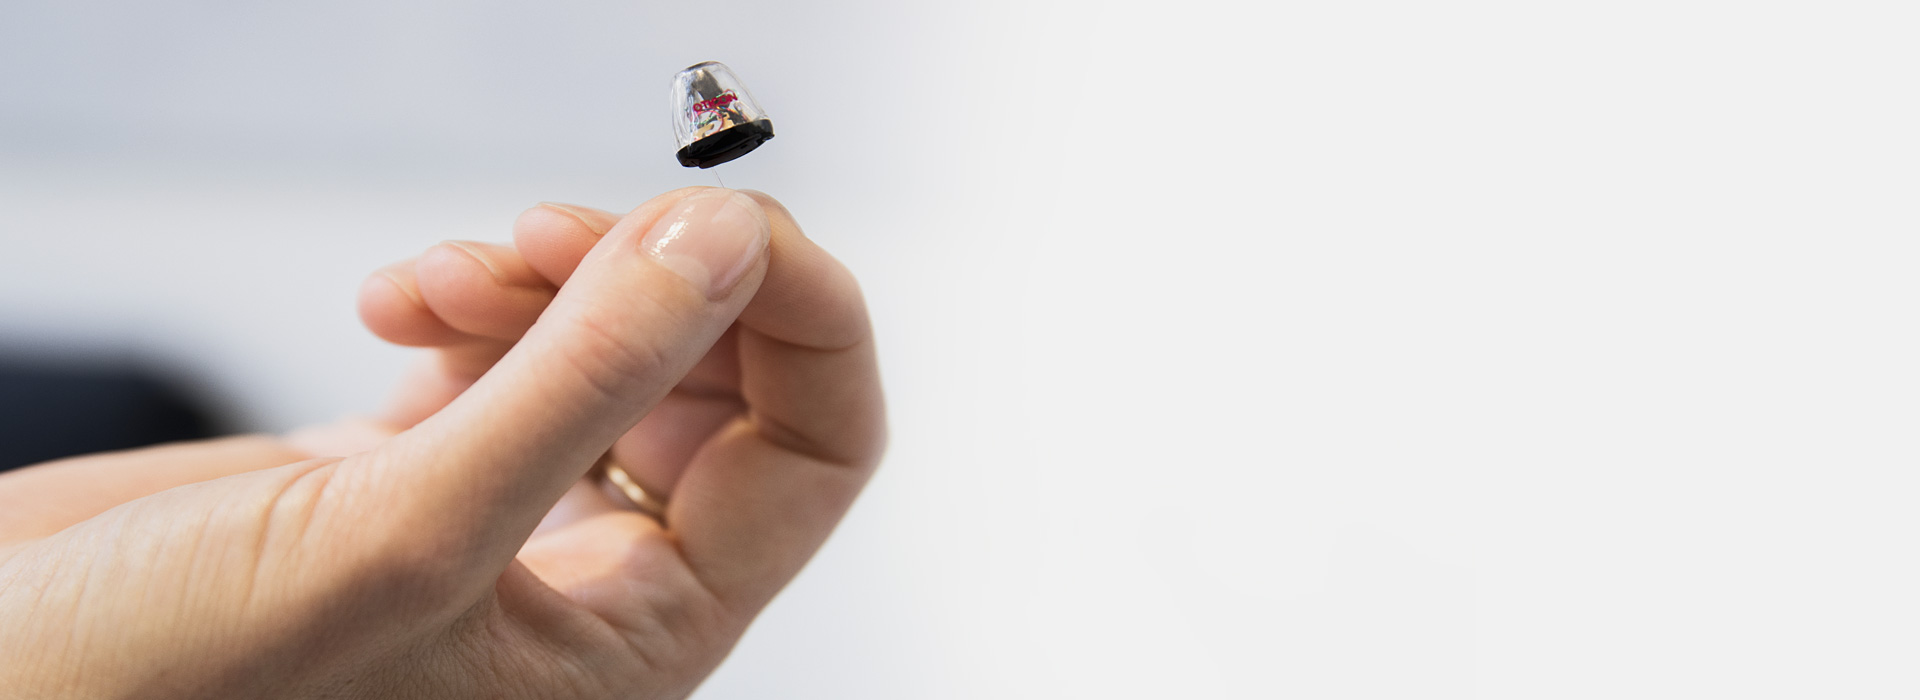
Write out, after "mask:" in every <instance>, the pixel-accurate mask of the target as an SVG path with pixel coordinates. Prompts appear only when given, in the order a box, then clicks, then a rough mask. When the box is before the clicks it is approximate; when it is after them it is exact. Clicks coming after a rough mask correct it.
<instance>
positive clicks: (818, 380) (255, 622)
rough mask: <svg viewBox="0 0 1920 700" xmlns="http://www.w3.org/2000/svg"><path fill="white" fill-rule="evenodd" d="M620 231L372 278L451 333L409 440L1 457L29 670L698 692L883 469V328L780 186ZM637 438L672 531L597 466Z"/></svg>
mask: <svg viewBox="0 0 1920 700" xmlns="http://www.w3.org/2000/svg"><path fill="white" fill-rule="evenodd" d="M683 205H688V206H692V207H693V208H695V209H696V211H695V212H694V214H693V216H691V217H685V216H682V215H681V214H680V213H677V212H676V211H675V210H676V209H677V208H679V207H681V206H683ZM615 221H616V219H615V217H613V216H612V215H609V214H605V213H603V212H593V211H591V210H585V209H580V208H571V207H569V208H558V209H556V208H549V207H542V208H537V209H536V210H534V211H531V212H529V213H528V214H527V215H523V216H522V218H521V220H520V222H519V223H518V224H517V226H516V242H517V244H518V245H517V251H516V250H515V249H511V248H505V247H481V246H468V247H466V248H464V249H463V248H461V247H454V248H452V249H447V247H446V246H442V247H440V248H437V249H436V250H434V251H430V252H429V254H428V255H426V256H423V257H422V258H421V259H420V261H418V262H417V263H415V264H413V265H403V266H401V267H402V268H403V269H400V270H399V271H395V270H393V269H390V270H389V271H388V272H389V273H390V274H391V277H388V276H387V275H382V279H388V280H390V282H389V283H388V284H389V285H390V286H388V287H386V289H387V290H388V291H384V292H383V291H380V290H381V286H380V283H378V282H374V283H370V284H369V285H368V288H367V290H363V298H362V310H363V315H364V316H365V317H366V318H367V320H368V322H369V325H370V326H373V327H374V328H375V329H376V331H378V332H380V333H381V334H382V335H383V336H387V337H394V336H395V335H396V334H398V335H404V334H406V333H414V334H416V335H415V336H412V337H410V338H406V339H408V340H411V341H412V344H418V345H428V346H432V347H435V348H436V351H435V353H434V356H433V357H434V359H433V360H432V362H431V363H430V364H429V365H428V367H427V368H426V369H423V370H420V371H418V372H416V374H414V375H413V378H412V379H411V380H410V381H409V383H408V385H407V388H406V389H405V390H403V392H402V394H401V397H402V398H401V400H400V401H399V402H397V403H396V405H395V407H394V408H393V409H392V410H391V411H390V412H389V414H388V419H389V421H390V422H391V423H392V424H393V427H395V428H404V430H402V431H400V432H398V433H397V434H392V435H391V436H390V437H388V436H387V435H386V434H385V432H384V431H379V430H372V429H362V430H359V431H357V437H356V436H355V435H356V431H351V430H349V431H342V430H339V429H335V430H331V431H321V432H315V433H308V434H306V435H304V436H303V437H301V438H300V439H298V440H296V442H297V443H299V444H305V445H323V444H328V443H331V444H335V445H345V444H350V443H355V442H359V443H363V444H362V445H361V446H365V447H369V448H370V449H367V450H366V451H364V452H358V453H356V454H352V455H351V456H347V457H327V458H319V459H311V460H305V461H298V462H294V463H291V464H288V463H287V462H292V461H293V460H295V459H298V458H299V457H300V456H301V455H299V454H298V452H297V451H296V450H294V449H292V448H290V447H289V446H288V445H286V444H283V443H280V442H277V441H274V440H271V439H267V438H242V439H230V440H225V441H214V442H211V443H201V444H187V445H176V446H169V447H163V448H155V449H150V450H140V451H133V452H128V453H120V454H114V455H101V456H94V457H88V458H81V459H77V460H69V461H66V462H60V463H53V464H49V465H43V466H40V467H34V468H31V469H27V470H23V471H20V472H16V473H14V474H9V475H7V476H4V477H0V649H5V650H7V652H6V653H5V654H4V655H0V687H4V688H8V689H9V690H10V691H12V692H17V693H21V694H23V695H24V696H25V697H329V696H348V697H394V696H405V697H463V698H464V697H535V696H537V697H613V696H617V697H678V696H683V695H685V694H687V693H689V692H691V690H692V688H693V687H694V686H695V685H697V684H698V682H699V681H700V680H701V679H702V678H704V677H705V676H706V674H707V673H709V672H710V671H711V670H712V668H713V667H714V666H715V665H716V664H717V663H718V662H719V660H720V659H721V658H722V657H723V656H724V655H725V653H726V651H727V650H728V649H729V648H731V646H732V645H733V643H734V642H735V641H736V640H737V639H738V637H739V635H740V634H741V633H742V632H743V631H744V630H745V627H746V625H747V623H748V622H749V621H750V620H751V619H752V617H753V616H754V615H755V614H757V612H758V611H759V610H760V609H761V608H762V607H763V606H764V605H765V604H766V603H767V601H768V600H770V599H771V597H772V596H773V595H774V593H776V592H777V591H778V590H779V588H780V587H781V586H783V585H784V584H785V582H786V581H787V580H789V579H790V578H791V577H792V576H793V575H794V574H795V573H796V572H797V571H798V569H799V568H800V566H801V565H803V564H804V563H805V561H806V560H807V559H808V558H809V557H810V556H811V554H812V552H813V551H814V550H815V549H816V548H817V547H818V545H819V544H820V542H821V541H822V540H823V539H824V538H825V536H826V534H827V533H828V532H829V531H830V530H831V528H832V526H833V525H834V523H836V522H837V521H838V519H839V518H840V516H841V515H842V514H843V513H844V512H845V509H846V507H847V506H848V505H849V504H850V503H851V500H852V498H853V497H854V495H855V494H856V493H857V492H858V490H859V488H860V487H861V485H862V484H864V482H865V479H866V478H867V476H868V475H869V474H870V472H871V469H872V467H873V466H874V464H875V463H876V461H877V459H878V454H879V451H880V446H881V443H882V441H883V439H884V437H883V431H884V428H883V425H882V417H881V408H880V397H879V388H878V383H877V379H876V377H875V370H874V366H873V346H872V342H871V339H870V336H869V335H868V329H867V321H866V317H865V312H864V310H863V308H862V305H861V302H860V300H859V294H858V291H857V289H856V288H855V286H854V284H853V282H852V279H851V277H850V276H848V275H847V274H846V272H845V270H844V269H843V268H841V267H840V266H839V265H838V263H837V262H834V261H833V260H832V259H831V258H830V257H829V256H827V255H826V254H825V253H824V252H823V251H821V250H820V249H819V248H818V247H817V246H814V245H813V244H812V243H811V242H810V241H808V240H806V239H805V238H804V237H803V236H802V235H800V233H799V230H798V228H797V227H796V226H795V225H794V224H793V222H792V220H791V218H790V217H788V216H787V214H786V212H785V210H784V209H782V208H780V207H779V206H778V205H777V204H775V203H773V202H772V200H771V199H767V198H765V197H764V196H762V195H753V196H752V197H751V198H749V197H748V196H747V195H744V194H742V195H735V194H731V193H730V192H729V191H726V190H711V189H706V188H700V189H691V190H682V191H678V192H674V193H669V194H667V195H664V196H662V197H661V198H658V199H656V200H654V201H652V202H649V203H648V204H646V205H643V206H641V207H640V208H638V209H636V210H635V211H634V212H632V213H631V214H629V215H628V216H626V217H624V218H621V219H618V223H615ZM675 221H680V222H682V223H681V225H680V226H678V228H677V229H676V228H675V227H674V225H673V222H675ZM663 222H664V223H663ZM656 224H659V226H658V228H656ZM668 230H677V231H678V236H677V237H674V236H668V238H670V239H671V240H672V242H669V243H666V244H665V245H664V246H661V245H657V244H659V243H660V242H661V241H660V236H649V233H650V231H668ZM602 232H604V235H601V233H602ZM727 241H733V243H732V244H731V245H723V243H725V242H727ZM728 248H731V249H732V250H725V249H728ZM468 250H473V251H478V252H477V254H476V255H475V256H474V257H471V258H469V259H468V260H467V261H464V262H463V261H461V260H460V259H459V258H458V257H456V256H459V255H466V254H467V251H468ZM703 252H704V253H707V255H704V256H703V255H701V253H703ZM690 255H691V257H689V256H690ZM700 259H707V260H711V261H713V262H709V263H707V264H700V263H697V262H695V261H697V260H700ZM736 270H737V271H736ZM716 271H717V272H716ZM476 272H477V273H478V275H476V274H475V273H476ZM495 273H499V275H498V276H496V275H495ZM489 278H490V279H493V280H498V281H500V282H501V283H502V284H499V285H493V286H492V287H491V288H489V285H490V284H491V283H489V282H488V279H489ZM523 283H524V284H523ZM562 283H564V285H563V286H560V289H559V291H558V293H557V294H554V293H553V292H552V291H551V287H553V286H556V285H562ZM409 284H411V286H408V285H409ZM449 290H452V291H451V292H450V291H449ZM522 290H525V291H522ZM395 294H397V295H398V296H397V297H395V296H393V295H395ZM410 294H411V295H415V296H410ZM383 295H385V296H386V298H385V299H384V300H383V299H382V296H383ZM415 298H417V299H420V300H421V302H422V303H421V305H419V306H415V307H408V306H405V305H396V304H393V303H392V302H395V301H401V302H406V303H407V304H411V303H412V302H413V299H415ZM395 311H398V312H400V313H397V314H395V313H389V312H395ZM536 316H537V317H538V321H537V322H535V320H534V319H535V317H536ZM736 319H737V323H736ZM436 334H437V336H436ZM522 334H524V335H522ZM716 342H717V344H716ZM509 348H510V349H509ZM709 348H711V349H712V350H711V352H709ZM496 360H497V362H496ZM488 367H491V369H488ZM483 371H484V376H479V378H478V379H477V380H475V379H474V377H476V376H478V375H480V374H481V372H483ZM682 378H685V381H684V382H683V381H682ZM469 383H470V384H471V385H470V386H468V384H469ZM643 416H644V420H642V417H643ZM416 421H417V422H416ZM636 424H637V427H636ZM622 436H624V437H622ZM616 441H617V442H618V445H617V446H616V445H615V443H616ZM609 447H613V448H614V453H613V454H614V457H615V458H616V459H617V460H619V461H620V462H621V463H622V465H623V466H625V467H626V468H627V470H628V471H629V472H630V473H633V474H634V475H635V476H636V477H637V478H639V479H640V480H641V481H643V482H644V483H645V484H646V485H647V486H648V487H649V488H650V490H655V491H658V492H664V493H668V494H670V497H669V504H668V509H667V512H666V516H665V524H664V525H663V524H662V523H661V522H659V521H656V520H654V519H651V518H648V517H646V516H643V515H641V514H639V513H637V512H634V511H632V510H630V509H627V508H625V507H624V506H623V504H621V503H619V502H617V501H615V500H613V499H612V498H610V497H609V496H608V495H607V494H605V493H604V492H602V491H600V490H597V489H595V488H592V487H590V486H588V485H586V484H588V483H590V482H583V481H582V479H581V477H582V475H583V474H585V473H586V471H587V469H588V467H589V466H590V465H591V464H592V463H593V462H594V461H595V460H596V458H598V457H599V456H600V455H601V454H602V453H604V452H606V451H607V450H608V449H609ZM274 464H279V465H282V466H267V465H274ZM259 467H266V468H259ZM123 501H124V502H123ZM116 504H118V505H116ZM556 504H559V506H558V507H556ZM102 511H104V512H102ZM536 530H537V532H536Z"/></svg>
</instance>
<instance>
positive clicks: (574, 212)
mask: <svg viewBox="0 0 1920 700" xmlns="http://www.w3.org/2000/svg"><path fill="white" fill-rule="evenodd" d="M539 206H542V207H546V208H548V209H552V210H554V211H557V212H560V213H562V214H566V215H567V216H571V217H573V220H575V221H578V222H580V225H581V226H585V227H587V230H588V231H590V232H592V233H593V235H595V236H604V235H607V230H606V229H604V228H601V227H600V225H599V224H595V223H593V221H592V217H589V216H587V214H586V213H585V212H582V211H580V208H579V207H576V206H574V205H571V204H562V203H560V202H541V203H540V204H539Z"/></svg>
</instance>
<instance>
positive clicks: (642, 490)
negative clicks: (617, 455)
mask: <svg viewBox="0 0 1920 700" xmlns="http://www.w3.org/2000/svg"><path fill="white" fill-rule="evenodd" d="M598 466H599V467H600V476H601V477H602V478H605V479H606V480H607V483H609V484H612V485H613V489H614V490H615V491H619V492H620V495H622V496H626V497H627V500H628V501H630V502H632V503H633V507H635V508H638V509H639V510H640V513H641V514H643V515H646V516H647V517H650V518H653V519H654V520H658V521H660V522H663V523H664V522H666V521H667V502H666V501H665V500H663V499H660V498H655V497H654V495H653V494H652V493H649V492H648V491H647V489H646V487H644V486H641V485H640V482H638V481H634V479H633V475H631V474H628V473H627V470H625V469H621V468H620V465H618V464H615V463H614V462H613V453H612V452H608V453H607V454H606V455H605V456H602V457H601V458H600V464H599V465H598Z"/></svg>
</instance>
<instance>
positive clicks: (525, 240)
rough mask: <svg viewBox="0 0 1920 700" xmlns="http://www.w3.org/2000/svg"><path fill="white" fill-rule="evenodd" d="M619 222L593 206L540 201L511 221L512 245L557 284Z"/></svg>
mask: <svg viewBox="0 0 1920 700" xmlns="http://www.w3.org/2000/svg"><path fill="white" fill-rule="evenodd" d="M619 221H620V217H619V216H618V215H616V214H613V213H611V212H605V211H601V210H599V209H594V208H592V207H583V206H579V205H575V204H559V203H555V202H541V203H539V204H537V205H534V206H533V207H530V208H528V209H527V210H526V211H523V212H520V217H519V218H518V219H515V220H514V222H513V245H514V248H516V249H517V250H518V251H519V252H520V256H521V257H522V258H525V259H526V261H527V264H528V265H530V266H532V267H533V269H534V270H537V271H538V272H539V273H540V276H541V277H543V278H545V279H546V280H547V281H548V282H549V283H551V284H553V285H556V286H558V285H560V284H563V283H565V282H566V281H567V278H568V277H572V276H573V270H574V268H576V267H579V266H580V259H581V258H584V257H586V255H587V251H589V250H592V249H593V246H594V244H595V243H599V242H600V237H602V236H605V235H606V233H607V231H609V230H612V229H613V225H614V224H616V223H618V222H619Z"/></svg>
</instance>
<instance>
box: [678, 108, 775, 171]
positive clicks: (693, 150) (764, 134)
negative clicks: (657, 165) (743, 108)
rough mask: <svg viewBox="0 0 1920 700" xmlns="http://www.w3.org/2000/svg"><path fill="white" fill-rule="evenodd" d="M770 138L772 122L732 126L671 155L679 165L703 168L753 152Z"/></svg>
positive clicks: (769, 120)
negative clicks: (678, 159) (676, 159)
mask: <svg viewBox="0 0 1920 700" xmlns="http://www.w3.org/2000/svg"><path fill="white" fill-rule="evenodd" d="M772 139H773V120H772V119H762V120H760V121H754V122H747V123H745V124H736V125H734V126H732V127H729V128H727V129H726V130H724V131H719V132H715V133H714V134H713V135H711V136H708V137H706V138H704V139H700V140H699V141H695V142H693V143H690V144H687V147H686V148H682V149H680V152H679V153H676V154H674V155H675V156H677V157H679V158H680V164H681V165H684V166H687V167H689V168H693V167H698V168H701V169H706V168H711V167H713V166H716V165H719V164H721V163H725V162H727V161H730V160H733V159H735V158H739V157H740V156H744V155H746V154H748V153H751V152H753V149H756V148H759V147H760V144H763V143H766V142H767V141H770V140H772Z"/></svg>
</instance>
